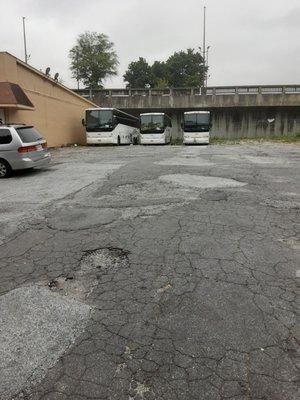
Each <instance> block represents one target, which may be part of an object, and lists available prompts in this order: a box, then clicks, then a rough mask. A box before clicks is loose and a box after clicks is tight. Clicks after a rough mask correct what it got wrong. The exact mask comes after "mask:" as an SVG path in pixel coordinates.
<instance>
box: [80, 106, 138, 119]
mask: <svg viewBox="0 0 300 400" xmlns="http://www.w3.org/2000/svg"><path fill="white" fill-rule="evenodd" d="M98 110H102V111H118V112H119V113H122V114H124V115H128V116H129V117H131V118H135V119H136V120H138V117H136V116H134V115H131V114H128V113H127V112H125V111H121V110H118V109H117V108H109V107H97V108H86V110H85V111H98Z"/></svg>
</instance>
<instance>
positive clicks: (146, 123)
mask: <svg viewBox="0 0 300 400" xmlns="http://www.w3.org/2000/svg"><path fill="white" fill-rule="evenodd" d="M164 131H165V124H164V116H163V115H141V133H163V132H164Z"/></svg>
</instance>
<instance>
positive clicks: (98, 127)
mask: <svg viewBox="0 0 300 400" xmlns="http://www.w3.org/2000/svg"><path fill="white" fill-rule="evenodd" d="M111 130H113V111H112V110H87V111H86V131H87V132H101V131H102V132H103V131H111Z"/></svg>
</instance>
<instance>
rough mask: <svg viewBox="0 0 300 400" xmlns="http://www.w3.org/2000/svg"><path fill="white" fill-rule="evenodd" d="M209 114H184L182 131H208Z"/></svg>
mask: <svg viewBox="0 0 300 400" xmlns="http://www.w3.org/2000/svg"><path fill="white" fill-rule="evenodd" d="M209 128H210V114H185V115H184V130H185V132H201V131H202V132H203V131H209Z"/></svg>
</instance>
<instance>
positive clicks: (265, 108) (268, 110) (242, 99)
mask: <svg viewBox="0 0 300 400" xmlns="http://www.w3.org/2000/svg"><path fill="white" fill-rule="evenodd" d="M77 92H79V93H80V94H81V95H82V96H84V97H86V98H90V99H91V100H92V101H94V102H95V103H96V104H99V105H100V106H101V107H115V108H119V109H122V110H126V111H128V112H130V113H133V114H139V113H141V112H147V111H148V112H149V111H164V112H167V113H168V114H169V115H170V116H171V117H172V120H173V125H174V127H175V129H174V131H175V135H176V137H178V138H180V137H181V136H182V132H181V128H180V122H181V120H182V114H183V112H184V111H188V110H210V111H211V112H212V122H213V129H212V135H213V136H215V137H223V138H235V137H260V136H263V137H267V136H282V135H297V134H299V133H300V85H281V86H238V87H236V86H224V87H207V88H176V89H165V90H159V89H99V90H95V91H92V92H91V91H89V90H85V89H83V90H79V91H77Z"/></svg>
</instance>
